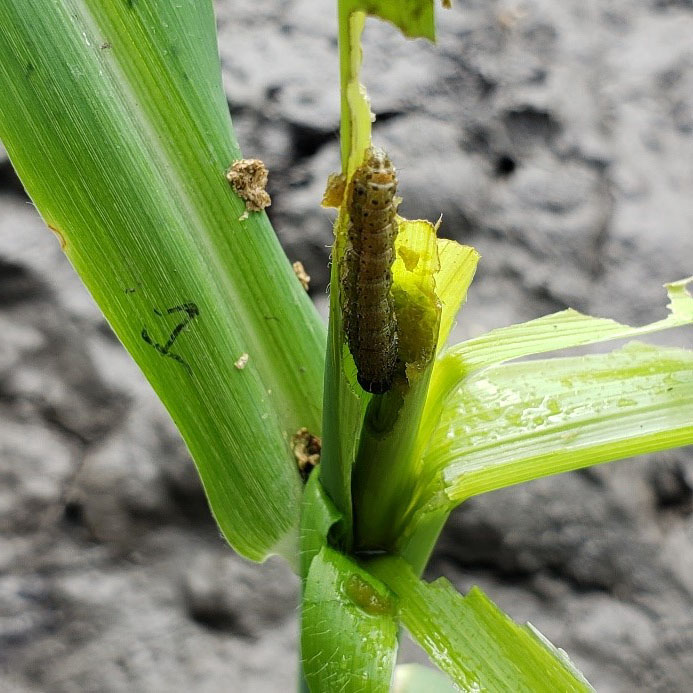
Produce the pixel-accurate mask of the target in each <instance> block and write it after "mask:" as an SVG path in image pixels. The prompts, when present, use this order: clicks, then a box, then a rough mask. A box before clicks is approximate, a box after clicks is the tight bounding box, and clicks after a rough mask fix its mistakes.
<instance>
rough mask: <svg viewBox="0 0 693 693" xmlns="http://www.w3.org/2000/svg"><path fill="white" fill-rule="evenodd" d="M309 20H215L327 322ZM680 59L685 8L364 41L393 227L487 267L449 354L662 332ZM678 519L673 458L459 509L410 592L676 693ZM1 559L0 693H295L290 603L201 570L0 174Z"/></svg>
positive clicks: (692, 56)
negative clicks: (475, 609) (544, 338)
mask: <svg viewBox="0 0 693 693" xmlns="http://www.w3.org/2000/svg"><path fill="white" fill-rule="evenodd" d="M333 4H334V3H331V2H321V3H316V2H315V0H284V1H283V2H278V1H277V0H236V1H235V2H219V3H217V14H218V23H219V31H220V53H221V60H222V65H223V70H224V83H225V88H226V90H227V94H228V100H229V107H230V109H231V113H232V117H233V120H234V124H235V127H236V129H237V132H238V135H239V137H240V140H241V143H242V146H243V148H244V152H245V154H246V156H252V157H259V158H261V159H263V160H264V161H265V163H266V164H267V166H268V167H269V169H270V172H271V174H270V192H271V194H272V197H273V201H274V202H273V205H272V207H271V208H270V210H269V211H270V216H271V217H272V219H273V221H274V223H275V226H276V228H277V230H278V233H279V234H280V237H281V241H282V243H283V245H284V247H285V249H286V251H287V254H288V255H289V257H290V259H291V260H296V259H300V260H302V261H303V263H304V265H305V266H306V269H307V270H308V272H309V274H310V275H311V276H312V277H313V282H312V285H311V293H312V295H313V297H314V298H315V300H316V302H317V303H318V305H319V306H320V307H321V308H322V309H323V312H324V309H325V305H326V285H327V263H328V254H329V245H330V240H331V217H330V214H329V213H328V212H326V211H325V210H323V209H321V208H320V206H319V202H320V198H321V195H322V191H323V187H324V183H325V180H326V176H327V174H328V173H329V172H331V171H333V170H335V169H336V168H337V159H338V142H337V128H338V107H339V104H338V94H337V85H336V75H337V62H336V60H337V58H336V40H335V34H336V25H335V19H334V8H333V7H332V5H333ZM691 37H693V3H691V1H690V0H640V1H639V2H633V1H632V0H607V1H606V2H600V3H599V2H594V1H592V0H563V2H555V1H552V2H549V1H548V0H521V1H518V2H514V1H513V0H505V1H499V0H458V1H457V2H456V3H454V8H453V9H452V10H450V11H447V12H440V13H439V42H438V45H437V46H433V45H430V44H428V43H425V42H423V41H414V42H407V41H405V40H404V39H403V38H402V37H401V36H400V35H398V34H397V32H396V31H395V30H394V29H392V28H391V27H389V26H387V25H382V24H378V23H376V22H371V21H369V24H368V28H367V33H366V40H365V58H366V64H365V68H364V77H365V82H366V84H367V86H368V88H369V91H370V94H371V97H372V103H373V109H374V111H375V112H376V113H377V114H378V120H377V121H376V123H375V126H374V139H375V141H376V143H377V144H380V145H382V146H384V147H386V148H387V150H388V151H389V153H390V154H391V156H392V157H393V159H394V161H395V162H396V163H397V164H398V166H399V168H400V180H401V194H402V197H403V198H404V202H403V203H402V207H401V211H402V212H403V213H404V215H405V216H413V217H427V218H430V219H436V218H438V216H439V215H440V214H441V213H442V214H443V227H442V233H443V234H444V235H448V236H451V237H454V238H456V239H458V240H460V241H463V242H465V243H469V244H472V245H475V246H476V247H477V248H478V249H479V250H480V251H481V253H482V255H483V260H482V263H481V265H480V268H479V272H478V275H477V280H476V281H475V283H474V285H473V287H472V290H471V292H470V295H469V301H468V304H467V307H466V308H465V310H464V313H463V317H462V319H461V320H460V321H459V324H458V326H457V328H456V332H455V338H457V339H459V338H465V337H470V336H475V335H478V334H480V333H481V332H483V331H485V330H487V329H489V328H492V327H496V326H500V325H506V324H510V323H511V322H517V321H521V320H526V319H530V318H533V317H538V316H539V315H542V314H545V313H547V312H551V311H554V310H558V309H561V308H564V307H565V306H573V307H575V308H578V309H580V310H584V311H588V312H590V313H593V314H599V315H605V316H609V317H613V318H616V319H619V320H623V321H631V322H636V323H642V322H645V321H649V320H654V319H657V318H659V317H661V316H662V315H663V311H664V304H665V302H666V301H665V296H664V292H663V291H662V289H661V285H662V283H664V282H665V281H670V280H673V279H677V278H681V277H684V276H688V275H690V274H692V273H693V233H692V230H693V195H691V191H692V190H693V39H692V38H691ZM692 335H693V333H691V331H690V330H688V331H687V330H681V331H679V332H678V333H677V334H676V335H670V336H668V337H667V340H668V343H678V344H686V343H689V344H690V341H691V336H692ZM692 511H693V459H692V458H691V451H690V450H677V451H672V452H666V453H662V454H657V455H651V456H650V457H649V458H645V459H639V460H636V461H624V462H618V463H613V464H611V465H606V466H603V467H598V468H594V469H591V470H589V471H584V472H580V473H573V474H568V475H564V476H560V477H555V478H548V479H544V480H541V481H537V482H534V483H531V484H527V485H524V486H520V487H516V488H511V489H507V490H504V491H502V492H496V493H493V494H490V495H487V496H483V497H479V498H477V499H474V500H471V501H469V502H467V503H466V504H465V505H464V506H463V507H461V508H460V509H459V510H458V511H457V512H456V513H455V514H454V515H453V517H452V518H451V520H450V522H449V525H448V527H447V529H446V530H445V532H444V535H443V537H442V539H441V541H440V545H439V547H438V549H437V551H436V553H435V555H434V558H433V561H432V563H431V566H430V569H429V577H434V576H437V575H446V576H447V577H448V578H450V579H451V580H452V581H453V582H454V583H455V584H456V585H457V586H458V587H459V588H460V589H462V590H466V589H468V588H469V587H470V586H471V585H473V584H478V585H480V586H481V587H482V588H483V589H484V590H485V591H486V592H487V593H488V594H489V595H490V596H491V597H492V598H493V599H494V600H495V601H496V602H497V603H498V604H499V605H500V606H501V607H502V608H504V609H505V610H506V611H508V612H509V613H510V614H511V615H512V616H513V617H514V618H515V619H516V620H519V621H525V620H530V621H531V622H532V623H533V624H534V625H535V626H537V627H538V628H539V629H540V630H541V631H542V632H543V633H544V634H545V635H547V636H548V637H549V638H550V639H551V640H552V641H553V642H555V643H556V644H558V645H560V646H561V647H563V648H565V649H566V650H567V651H568V652H569V653H570V654H571V656H572V657H573V659H574V660H575V662H576V663H577V664H578V666H579V667H580V668H581V669H582V670H583V671H584V673H585V674H586V676H587V677H588V678H589V679H590V681H591V682H592V683H593V684H594V686H595V687H596V689H597V690H598V691H603V692H606V691H611V692H617V691H623V692H625V691H629V692H630V691H667V692H669V693H671V692H677V691H680V692H685V691H690V690H691V689H692V688H693V609H692V608H691V606H692V605H693V515H692V514H691V513H692ZM0 532H1V533H2V540H1V541H0V689H1V690H3V691H8V692H11V693H15V692H16V693H29V692H31V693H35V692H39V691H40V692H44V691H45V692H50V693H72V692H78V691H79V692H80V693H83V692H84V693H86V692H91V691H93V692H97V691H98V692H100V693H126V692H127V693H133V692H135V693H137V692H143V693H150V692H154V693H158V692H159V691H167V692H168V693H177V692H181V693H182V692H183V691H197V692H200V693H217V692H220V691H250V692H258V693H259V692H266V691H277V690H291V689H292V687H293V686H294V683H295V677H296V661H295V657H296V644H297V642H296V641H297V618H296V599H297V587H298V585H297V581H296V578H295V577H294V576H293V575H292V573H291V572H290V571H289V569H288V568H287V567H286V566H285V565H283V564H282V563H281V562H280V561H278V560H270V561H269V562H268V563H267V564H265V565H262V566H258V565H254V564H251V563H248V562H246V561H244V560H242V559H240V558H239V557H237V556H236V555H234V554H233V552H232V551H230V550H229V549H228V548H227V547H226V546H225V545H224V543H223V542H222V540H221V539H220V537H219V534H218V531H217V530H216V528H215V525H214V523H213V521H212V520H211V519H210V516H209V512H208V510H207V507H206V503H205V499H204V496H203V493H202V491H201V489H200V485H199V483H198V481H197V478H196V476H195V473H194V469H193V467H192V464H191V463H190V461H189V459H188V457H187V454H186V451H185V448H184V446H183V445H182V443H181V442H180V440H179V438H178V436H177V433H176V431H175V429H174V427H173V425H172V424H171V422H170V421H169V420H168V419H167V417H166V414H165V413H164V411H163V409H162V407H161V405H160V404H159V403H158V402H157V400H156V398H155V397H154V396H153V394H152V392H151V391H150V389H149V387H148V386H147V384H146V383H145V382H144V381H143V378H142V377H141V376H140V374H139V372H138V371H137V369H136V367H135V366H134V365H133V363H132V362H131V360H130V359H129V357H128V356H127V355H126V354H125V353H124V352H123V349H122V348H121V347H120V345H119V343H118V341H117V340H116V339H115V338H114V336H113V335H112V333H111V332H110V330H109V328H108V326H107V325H106V323H105V322H104V320H103V318H102V316H101V314H100V313H99V311H98V309H97V308H96V307H95V306H94V305H93V303H92V301H91V299H90V298H89V296H88V295H87V294H86V292H85V290H84V289H83V287H82V286H81V284H80V282H79V280H78V279H77V278H76V277H75V275H74V274H73V272H72V270H71V268H70V267H69V265H68V264H67V262H66V260H65V258H64V257H63V255H62V253H61V251H60V248H59V246H58V244H57V242H56V240H55V239H54V238H53V237H52V235H51V234H50V233H49V232H48V230H47V229H46V228H45V227H44V226H43V224H42V222H41V220H40V219H39V217H38V215H37V214H36V212H35V210H34V209H33V207H32V206H31V204H30V203H29V202H28V200H27V199H26V197H25V196H24V195H23V192H22V188H21V185H20V184H19V183H18V181H17V180H16V178H15V177H14V175H13V173H12V169H11V167H10V165H9V163H8V161H7V159H6V156H5V154H4V152H3V151H2V150H1V149H0ZM402 649H403V658H404V659H408V660H418V661H425V657H424V656H423V655H422V654H421V653H420V652H419V651H418V650H417V649H416V648H415V647H414V646H413V645H411V644H410V643H407V642H406V641H405V643H404V645H403V648H402Z"/></svg>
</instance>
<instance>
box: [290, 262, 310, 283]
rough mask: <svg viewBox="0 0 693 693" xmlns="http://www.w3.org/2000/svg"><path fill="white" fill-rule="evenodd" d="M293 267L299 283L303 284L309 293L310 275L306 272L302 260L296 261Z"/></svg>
mask: <svg viewBox="0 0 693 693" xmlns="http://www.w3.org/2000/svg"><path fill="white" fill-rule="evenodd" d="M291 266H292V267H293V268H294V274H295V275H296V277H297V278H298V281H300V282H301V286H302V287H303V288H304V289H305V290H306V291H308V289H309V288H310V274H308V272H306V268H305V267H304V266H303V263H302V262H301V261H300V260H296V262H294V263H293V265H291Z"/></svg>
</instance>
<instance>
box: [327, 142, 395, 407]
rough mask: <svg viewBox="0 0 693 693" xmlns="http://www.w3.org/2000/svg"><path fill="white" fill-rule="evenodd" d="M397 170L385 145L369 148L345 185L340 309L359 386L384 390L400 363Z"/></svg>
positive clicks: (377, 390)
mask: <svg viewBox="0 0 693 693" xmlns="http://www.w3.org/2000/svg"><path fill="white" fill-rule="evenodd" d="M396 193H397V176H396V174H395V169H394V166H393V165H392V162H391V161H390V159H389V157H388V156H387V154H386V153H385V152H384V151H383V150H382V149H377V148H374V147H371V148H369V149H368V150H367V152H366V156H365V158H364V162H363V164H362V165H361V166H360V167H359V168H358V169H356V171H355V172H354V175H353V176H352V179H351V181H350V183H349V188H348V190H347V211H348V213H349V227H348V232H347V244H346V250H345V255H344V265H343V271H342V276H341V282H342V313H343V319H344V331H345V333H346V337H347V342H348V344H349V350H350V351H351V354H352V356H353V357H354V362H355V363H356V370H357V379H358V382H359V384H360V385H361V387H362V388H363V389H364V390H366V391H367V392H371V393H373V394H382V393H384V392H387V391H388V390H389V389H390V388H391V387H392V381H393V378H394V375H395V370H396V367H397V319H396V316H395V310H394V301H393V298H392V270H391V268H392V263H393V262H394V260H395V238H396V236H397V222H396V220H395V215H396V213H397V199H396Z"/></svg>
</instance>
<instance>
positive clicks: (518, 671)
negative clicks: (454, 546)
mask: <svg viewBox="0 0 693 693" xmlns="http://www.w3.org/2000/svg"><path fill="white" fill-rule="evenodd" d="M368 569H369V571H371V572H372V573H373V574H374V575H375V576H376V577H378V578H379V579H380V580H382V582H383V583H384V584H386V585H387V586H388V587H389V588H390V590H391V591H392V592H393V593H394V594H395V595H396V596H397V598H398V600H397V603H398V613H399V617H400V619H401V621H402V623H403V624H404V626H405V627H406V628H407V630H408V631H409V633H411V635H412V637H413V638H414V639H415V640H416V641H417V642H418V643H419V644H420V645H421V647H422V648H423V649H424V650H425V651H426V653H427V654H428V656H429V657H430V659H431V661H432V662H433V663H434V664H436V665H438V666H439V667H440V668H441V669H442V670H443V671H444V672H445V673H447V674H448V675H449V676H450V677H451V679H452V680H453V681H454V682H455V683H456V684H457V686H459V688H460V689H461V690H463V691H513V693H556V691H561V693H568V692H573V691H574V692H575V693H577V692H584V691H591V690H593V689H592V688H591V686H590V685H589V684H588V683H587V681H586V680H585V679H584V677H583V676H582V675H581V674H580V673H579V672H578V671H577V670H576V669H575V667H574V666H573V665H572V663H571V662H570V660H569V659H568V657H567V655H566V654H565V653H564V652H563V651H561V650H557V649H556V648H555V647H553V646H552V645H551V644H550V643H549V642H548V640H546V638H544V637H543V636H542V635H541V634H540V633H538V631H537V630H536V629H535V628H533V627H532V626H531V625H529V624H527V625H526V626H518V625H517V624H515V623H514V622H513V621H512V620H511V619H510V618H509V617H508V616H506V615H505V614H504V613H503V612H502V611H501V610H500V609H498V607H497V606H495V605H494V604H493V603H492V602H491V601H490V600H489V599H488V598H487V597H486V596H485V595H484V593H483V592H482V591H481V590H479V589H478V588H474V589H472V590H471V591H470V593H469V594H468V595H467V596H466V597H463V596H462V595H460V594H459V593H457V592H456V591H455V589H454V588H453V587H452V585H451V584H450V583H449V582H448V581H447V580H445V579H444V578H441V579H439V580H436V581H435V582H432V583H426V582H424V581H423V580H419V578H418V577H417V576H416V574H415V573H414V572H413V570H412V569H411V568H410V567H409V565H408V564H407V563H406V562H405V561H404V560H403V559H401V558H394V557H393V558H384V559H379V560H376V561H372V562H371V563H369V565H368Z"/></svg>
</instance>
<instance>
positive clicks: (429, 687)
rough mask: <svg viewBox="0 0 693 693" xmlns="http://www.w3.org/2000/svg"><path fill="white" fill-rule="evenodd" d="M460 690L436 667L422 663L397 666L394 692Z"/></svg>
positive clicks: (443, 692)
mask: <svg viewBox="0 0 693 693" xmlns="http://www.w3.org/2000/svg"><path fill="white" fill-rule="evenodd" d="M459 690H460V689H459V687H457V686H455V685H454V684H453V683H452V682H451V681H450V679H449V678H448V677H447V676H445V674H443V673H441V672H440V671H438V670H436V669H431V668H430V667H425V666H422V665H421V664H399V665H398V666H397V667H396V668H395V682H394V685H393V687H392V693H458V692H459Z"/></svg>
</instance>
